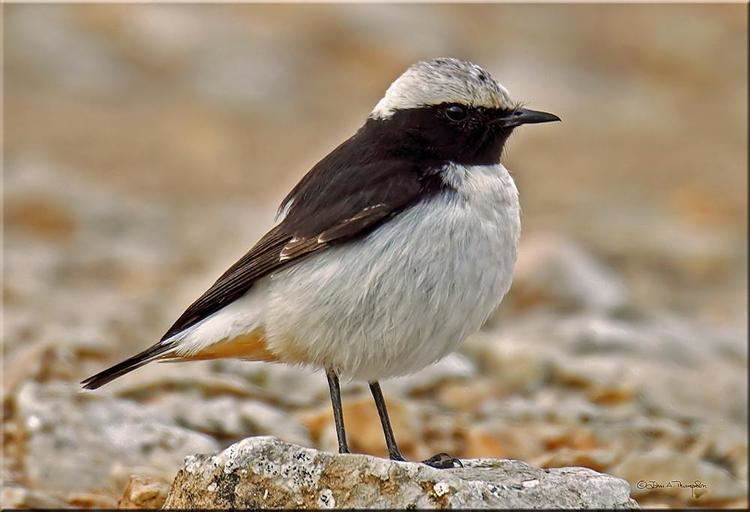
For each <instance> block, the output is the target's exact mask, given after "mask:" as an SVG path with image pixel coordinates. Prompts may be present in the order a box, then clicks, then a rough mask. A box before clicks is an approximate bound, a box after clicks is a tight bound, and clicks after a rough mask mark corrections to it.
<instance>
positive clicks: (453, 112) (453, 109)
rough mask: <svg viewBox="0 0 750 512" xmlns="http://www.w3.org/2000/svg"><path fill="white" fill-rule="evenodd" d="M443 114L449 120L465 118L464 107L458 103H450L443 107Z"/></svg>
mask: <svg viewBox="0 0 750 512" xmlns="http://www.w3.org/2000/svg"><path fill="white" fill-rule="evenodd" d="M445 115H446V116H448V119H450V120H451V121H463V120H464V119H466V109H465V108H464V107H462V106H460V105H451V106H450V107H448V108H447V109H445Z"/></svg>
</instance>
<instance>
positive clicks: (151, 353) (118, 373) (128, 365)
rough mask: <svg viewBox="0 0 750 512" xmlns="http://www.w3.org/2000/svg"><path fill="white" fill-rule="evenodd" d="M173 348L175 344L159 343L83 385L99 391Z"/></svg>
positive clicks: (90, 378)
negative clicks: (100, 388)
mask: <svg viewBox="0 0 750 512" xmlns="http://www.w3.org/2000/svg"><path fill="white" fill-rule="evenodd" d="M172 348H174V345H173V344H170V343H168V344H162V343H157V344H156V345H153V346H151V347H149V348H147V349H146V350H144V351H143V352H140V353H138V354H136V355H134V356H132V357H129V358H128V359H126V360H124V361H122V362H120V363H117V364H116V365H114V366H112V367H111V368H107V369H106V370H104V371H101V372H99V373H97V374H96V375H93V376H91V377H89V378H88V379H86V380H83V381H81V385H82V386H83V388H84V389H97V388H99V387H101V386H103V385H105V384H107V383H109V382H111V381H113V380H115V379H116V378H118V377H122V376H123V375H125V374H126V373H130V372H132V371H133V370H136V369H138V368H140V367H141V366H143V365H145V364H147V363H150V362H151V361H154V360H155V359H159V358H160V357H161V356H162V355H164V353H165V352H168V351H169V350H171V349H172Z"/></svg>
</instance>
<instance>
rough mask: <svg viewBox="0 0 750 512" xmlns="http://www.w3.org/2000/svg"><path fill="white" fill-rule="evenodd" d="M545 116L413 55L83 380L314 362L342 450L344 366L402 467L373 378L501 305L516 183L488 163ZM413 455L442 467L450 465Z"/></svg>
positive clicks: (509, 263)
mask: <svg viewBox="0 0 750 512" xmlns="http://www.w3.org/2000/svg"><path fill="white" fill-rule="evenodd" d="M549 121H559V118H558V117H557V116H555V115H553V114H548V113H545V112H537V111H534V110H529V109H526V108H522V107H521V106H520V105H519V104H517V103H515V102H514V101H513V100H511V98H510V95H509V94H508V91H507V90H506V89H505V88H504V87H503V86H501V85H500V84H499V83H497V82H496V81H495V80H494V79H493V78H492V77H491V76H490V74H489V73H487V72H486V71H485V70H483V69H482V68H480V67H479V66H476V65H474V64H471V63H469V62H465V61H461V60H458V59H451V58H440V59H434V60H431V61H426V62H419V63H417V64H414V65H413V66H411V67H410V68H409V69H407V70H406V72H405V73H404V74H403V75H401V76H400V77H399V78H398V79H397V80H396V81H395V82H393V84H391V86H390V87H389V88H388V90H387V91H386V93H385V96H384V97H383V99H381V100H380V101H379V102H378V104H377V105H375V108H374V109H373V111H372V112H371V113H370V115H369V116H368V118H367V120H366V121H365V123H364V125H363V126H362V127H361V128H360V129H359V130H358V131H357V132H356V133H355V134H354V135H353V136H352V137H351V138H349V139H348V140H346V141H345V142H344V143H342V144H341V145H340V146H338V147H337V148H336V149H334V150H333V151H332V152H331V153H330V154H329V155H328V156H326V157H325V158H323V160H321V161H320V162H319V163H318V164H316V165H315V166H314V167H313V168H312V170H310V172H308V173H307V175H305V177H304V178H302V180H301V181H300V182H299V183H298V184H297V186H295V187H294V188H293V189H292V191H291V192H290V193H289V194H288V195H287V196H286V198H284V200H283V201H282V202H281V206H280V208H279V219H278V222H277V224H276V225H275V226H274V227H273V228H272V229H271V230H270V231H269V232H268V233H267V234H266V235H265V236H264V237H263V238H261V239H260V241H258V243H256V244H255V246H254V247H253V248H252V249H250V251H249V252H248V253H247V254H245V255H244V256H243V257H242V258H241V259H240V260H239V261H238V262H237V263H235V264H234V265H232V266H231V267H230V268H229V270H227V271H226V272H225V273H224V274H223V275H222V276H221V277H219V279H218V280H217V281H216V282H215V283H214V284H213V285H212V286H211V287H210V288H209V289H208V291H206V292H205V293H204V294H203V295H202V296H200V297H199V298H198V299H197V300H196V301H195V302H194V303H193V304H191V305H190V307H188V308H187V310H186V311H185V312H184V313H183V314H182V316H181V317H180V318H179V319H177V321H176V322H175V323H174V325H173V326H172V327H171V328H170V329H169V330H168V331H167V332H166V334H164V336H163V337H162V339H161V341H160V342H158V343H157V344H155V345H153V346H151V347H149V348H147V349H146V350H144V351H143V352H141V353H139V354H136V355H134V356H133V357H131V358H129V359H127V360H125V361H123V362H121V363H119V364H116V365H115V366H113V367H111V368H109V369H107V370H104V371H103V372H101V373H99V374H97V375H94V376H93V377H90V378H88V379H86V380H85V381H83V383H82V384H83V386H84V387H85V388H88V389H95V388H98V387H99V386H101V385H103V384H106V383H107V382H109V381H111V380H112V379H115V378H117V377H120V376H121V375H124V374H126V373H128V372H130V371H132V370H135V369H136V368H139V367H140V366H143V365H144V364H146V363H149V362H151V361H195V360H203V359H216V358H239V359H246V360H250V361H268V362H280V363H289V364H300V365H307V366H311V367H316V368H322V369H324V370H325V371H326V374H327V376H328V384H329V387H330V392H331V402H332V404H333V413H334V419H335V424H336V433H337V435H338V443H339V451H340V452H341V453H348V452H349V449H348V447H347V442H346V434H345V431H344V419H343V415H342V410H341V398H340V391H339V380H338V379H339V375H341V376H344V377H347V378H353V379H363V380H366V381H368V382H369V385H370V389H371V391H372V395H373V398H374V400H375V403H376V405H377V409H378V413H379V415H380V420H381V422H382V426H383V430H384V433H385V440H386V443H387V445H388V452H389V454H390V457H391V458H392V459H395V460H404V459H403V457H402V455H401V453H400V451H399V448H398V445H397V444H396V440H395V438H394V436H393V432H392V430H391V426H390V422H389V420H388V413H387V411H386V407H385V402H384V400H383V395H382V393H381V390H380V386H379V384H378V380H380V379H384V378H387V377H394V376H399V375H405V374H408V373H412V372H415V371H417V370H419V369H421V368H424V367H425V366H427V365H429V364H432V363H434V362H436V361H438V360H439V359H441V358H443V357H444V356H446V355H447V354H449V353H450V352H452V351H454V350H455V349H456V348H457V347H458V346H459V345H460V344H461V342H462V341H463V340H464V339H465V338H466V337H467V336H468V335H470V334H472V333H473V332H475V331H477V330H478V329H479V328H480V327H481V325H482V323H483V322H484V321H485V319H486V318H487V316H488V315H489V314H490V313H491V312H492V311H493V310H494V309H495V308H496V307H497V306H498V305H499V303H500V301H501V300H502V298H503V296H504V295H505V293H506V292H507V291H508V289H509V288H510V283H511V275H512V272H513V266H514V264H515V261H516V246H517V244H518V237H519V233H520V219H519V204H518V191H517V190H516V186H515V184H514V183H513V179H512V178H511V175H510V174H509V173H508V171H507V169H506V168H505V167H503V166H502V164H500V157H501V155H502V152H503V147H504V145H505V142H506V140H507V139H508V137H509V136H510V134H511V132H512V131H513V130H514V129H515V128H516V127H517V126H520V125H522V124H528V123H545V122H549ZM424 462H425V463H427V464H430V465H433V466H435V467H453V465H454V463H456V459H453V458H452V457H449V456H447V455H445V454H439V455H436V456H434V457H432V458H430V459H428V460H426V461H424Z"/></svg>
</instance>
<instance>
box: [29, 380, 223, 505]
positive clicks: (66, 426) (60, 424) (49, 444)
mask: <svg viewBox="0 0 750 512" xmlns="http://www.w3.org/2000/svg"><path fill="white" fill-rule="evenodd" d="M15 405H16V408H17V418H18V422H19V429H20V430H22V431H23V432H24V434H25V436H26V442H25V459H24V460H25V463H24V471H25V477H26V480H27V482H28V484H29V487H30V488H32V489H44V490H45V491H47V492H50V493H55V494H57V495H60V496H62V497H65V499H66V500H67V496H70V495H72V494H76V495H79V496H83V495H85V494H86V493H94V492H96V493H98V492H101V491H107V492H109V493H110V496H111V499H113V500H114V499H116V498H117V496H118V495H119V492H120V491H121V489H122V488H123V487H124V485H125V482H126V480H127V478H128V476H129V475H130V474H131V473H138V474H143V473H147V474H151V475H154V476H163V477H165V478H169V477H171V475H172V474H174V471H175V470H176V469H177V468H178V467H179V466H180V463H181V462H182V459H183V457H184V456H185V455H187V454H190V453H196V452H203V453H206V452H212V451H215V450H217V449H218V447H219V446H218V443H216V441H214V440H213V439H211V438H209V437H208V436H205V435H202V434H199V433H197V432H191V431H189V430H186V429H184V428H181V427H179V426H177V425H176V424H175V423H174V422H173V421H172V420H171V419H170V418H168V417H164V416H159V415H157V414H155V413H151V412H150V411H147V410H146V409H145V408H144V407H143V406H140V405H138V404H136V403H134V402H130V401H126V400H116V399H111V398H109V399H107V398H103V397H101V396H97V395H96V394H94V393H82V392H80V391H79V388H78V386H77V385H76V384H72V383H71V384H67V383H62V382H51V383H47V384H39V383H34V382H30V383H27V384H25V385H24V386H23V387H22V388H21V389H20V390H19V392H18V396H17V398H16V402H15ZM111 505H114V501H113V502H112V503H111V504H110V506H111Z"/></svg>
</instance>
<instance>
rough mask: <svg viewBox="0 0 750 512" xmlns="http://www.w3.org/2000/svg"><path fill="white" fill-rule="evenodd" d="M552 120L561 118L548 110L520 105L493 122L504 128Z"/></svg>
mask: <svg viewBox="0 0 750 512" xmlns="http://www.w3.org/2000/svg"><path fill="white" fill-rule="evenodd" d="M552 121H560V118H559V117H557V116H556V115H555V114H550V113H548V112H540V111H538V110H530V109H528V108H520V107H519V108H517V109H515V110H514V111H513V112H511V113H510V114H509V115H506V116H503V117H500V118H497V119H495V120H494V121H492V124H496V125H499V126H502V127H503V128H515V127H516V126H521V125H522V124H535V123H551V122H552Z"/></svg>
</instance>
